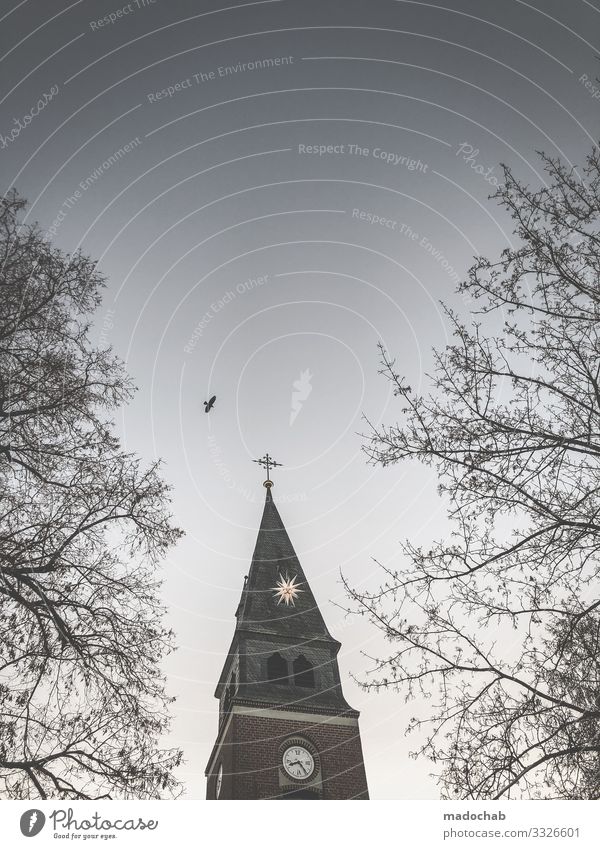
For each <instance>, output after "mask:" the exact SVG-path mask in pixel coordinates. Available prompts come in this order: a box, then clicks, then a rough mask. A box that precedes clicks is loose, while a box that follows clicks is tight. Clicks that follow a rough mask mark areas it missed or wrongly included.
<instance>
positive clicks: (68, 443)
mask: <svg viewBox="0 0 600 849" xmlns="http://www.w3.org/2000/svg"><path fill="white" fill-rule="evenodd" d="M24 206H25V202H24V201H23V200H22V199H21V198H20V197H19V196H18V195H17V194H16V193H15V192H12V193H11V194H9V195H8V196H7V197H5V198H4V200H3V201H2V204H1V207H0V267H1V277H0V287H1V288H0V297H1V301H2V310H1V311H0V635H1V636H0V794H1V795H2V796H4V797H8V798H47V797H55V798H63V799H67V798H68V799H89V798H102V797H120V798H142V797H159V796H161V795H172V794H175V793H177V792H178V784H177V782H176V780H175V778H174V776H173V770H174V768H175V767H176V766H177V765H178V764H179V762H180V760H181V753H180V752H179V751H177V750H173V749H171V750H169V749H162V748H161V744H160V738H161V737H162V736H163V734H164V733H165V732H166V731H167V729H168V723H169V707H168V706H169V702H170V701H171V699H170V698H169V697H168V696H167V695H166V693H165V690H164V680H163V676H162V673H161V672H160V662H161V659H162V658H163V657H164V656H165V654H166V653H168V652H169V651H170V650H171V648H172V645H173V635H172V634H171V633H170V632H169V631H168V630H167V629H166V628H165V627H164V626H163V624H162V619H163V613H164V611H163V609H162V606H161V603H160V600H159V594H158V591H159V583H158V582H157V577H156V567H157V564H158V562H159V560H160V559H161V557H162V556H163V555H164V553H165V552H166V550H167V549H168V548H169V547H170V546H171V545H172V544H173V543H174V542H175V541H176V539H177V538H178V537H179V535H180V531H179V530H177V529H176V528H175V527H173V525H172V524H171V520H170V516H169V512H168V502H169V498H168V488H167V486H166V485H165V483H164V482H163V481H162V480H161V478H160V476H159V474H158V470H157V464H156V463H154V464H152V465H150V466H148V467H144V465H143V464H142V463H141V461H140V460H139V458H137V457H136V456H135V455H134V454H132V453H128V452H125V451H124V450H123V449H122V447H121V446H120V444H119V441H118V439H117V438H116V437H115V435H114V433H113V430H112V423H111V421H110V414H111V411H113V410H115V409H116V408H117V407H118V406H119V405H121V404H123V403H124V402H126V401H127V400H128V399H129V398H130V396H131V394H132V391H133V387H132V384H131V382H130V380H129V378H128V377H127V375H126V374H125V372H124V370H123V367H122V364H121V363H120V362H119V360H118V359H117V358H116V357H115V356H114V355H113V354H112V352H111V351H110V349H108V350H99V349H97V348H94V347H93V346H92V344H91V343H90V339H89V328H90V321H91V315H92V313H93V311H94V310H95V309H96V308H97V307H98V305H99V303H100V293H101V288H102V285H103V280H102V277H101V276H100V275H99V274H98V272H97V271H96V269H95V265H94V263H93V262H92V261H91V260H90V259H89V258H88V257H85V256H83V255H81V254H80V253H77V254H74V255H72V256H68V255H65V254H63V253H62V252H61V251H59V250H56V249H54V248H53V247H52V246H51V245H50V244H49V243H48V242H47V241H46V240H45V239H44V237H43V235H42V233H41V232H40V230H39V228H37V227H36V226H30V225H27V226H25V225H23V224H22V223H21V222H20V214H21V212H22V210H23V208H24Z"/></svg>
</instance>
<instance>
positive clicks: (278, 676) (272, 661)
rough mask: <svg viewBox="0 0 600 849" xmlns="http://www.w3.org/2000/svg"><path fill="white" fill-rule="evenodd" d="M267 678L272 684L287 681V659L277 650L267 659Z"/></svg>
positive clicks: (285, 682)
mask: <svg viewBox="0 0 600 849" xmlns="http://www.w3.org/2000/svg"><path fill="white" fill-rule="evenodd" d="M267 680H268V681H271V682H273V684H287V683H288V665H287V660H286V659H285V658H283V657H282V656H281V655H280V654H279V652H275V654H272V655H271V657H269V658H268V659H267Z"/></svg>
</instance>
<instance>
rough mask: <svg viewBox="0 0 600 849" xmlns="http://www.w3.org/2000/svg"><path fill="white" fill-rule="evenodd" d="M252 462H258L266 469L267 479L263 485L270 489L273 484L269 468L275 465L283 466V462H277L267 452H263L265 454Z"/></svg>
mask: <svg viewBox="0 0 600 849" xmlns="http://www.w3.org/2000/svg"><path fill="white" fill-rule="evenodd" d="M252 462H253V463H258V465H259V466H264V468H265V469H266V470H267V479H266V481H265V482H264V484H263V486H266V487H267V489H270V488H271V487H272V486H273V481H272V480H271V469H272V468H275V466H283V463H277V462H276V461H275V460H274V459H273V458H272V457H271V456H269V454H265V456H264V457H261V458H260V460H253V461H252Z"/></svg>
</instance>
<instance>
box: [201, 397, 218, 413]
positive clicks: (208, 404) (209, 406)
mask: <svg viewBox="0 0 600 849" xmlns="http://www.w3.org/2000/svg"><path fill="white" fill-rule="evenodd" d="M216 400H217V396H216V395H213V396H212V398H211V399H210V401H205V402H204V412H205V413H210V411H211V410H212V408H213V407H214V405H215V401H216Z"/></svg>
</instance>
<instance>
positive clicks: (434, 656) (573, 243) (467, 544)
mask: <svg viewBox="0 0 600 849" xmlns="http://www.w3.org/2000/svg"><path fill="white" fill-rule="evenodd" d="M542 158H543V162H544V167H545V169H546V172H547V175H548V183H547V185H546V187H544V188H542V189H539V190H534V189H530V188H528V187H527V186H524V185H523V184H522V183H521V182H520V181H519V180H518V179H517V178H515V176H514V175H513V174H512V173H511V171H510V169H508V168H504V183H503V185H502V186H501V188H500V189H499V190H498V192H497V194H496V196H495V197H496V198H498V199H499V201H500V202H501V204H502V205H503V206H504V207H505V209H506V210H508V212H509V213H510V214H511V216H512V219H513V220H514V225H515V235H516V236H517V244H518V246H517V247H515V248H506V249H505V250H504V251H503V252H502V254H501V256H500V257H499V258H498V259H497V260H496V261H494V262H492V261H490V260H488V259H485V258H479V259H477V260H476V262H475V264H474V266H473V267H472V268H471V269H470V272H469V274H468V277H467V279H466V281H465V282H464V283H462V284H461V286H460V287H459V291H460V292H461V294H463V295H464V296H466V297H467V298H468V299H469V301H470V302H471V303H472V305H473V310H472V319H471V320H469V321H464V320H461V319H460V318H459V317H458V315H457V314H455V312H453V311H452V310H450V309H446V315H447V317H448V320H449V323H450V324H451V327H452V331H453V335H454V338H453V341H452V343H451V344H450V345H448V346H447V347H446V348H445V349H444V350H441V351H438V352H436V353H435V360H434V371H433V374H432V375H431V389H430V391H429V392H428V393H427V394H422V395H418V394H416V393H414V392H413V391H412V390H411V388H410V387H409V386H408V385H407V384H406V382H405V379H404V377H403V376H402V375H401V374H399V373H398V370H397V369H396V367H395V364H394V361H393V359H392V358H391V357H390V356H389V355H388V353H387V352H386V351H384V350H383V349H382V372H383V373H384V374H385V375H386V377H387V378H388V379H389V380H390V381H391V382H392V384H393V387H394V391H395V394H396V395H397V396H398V397H399V398H400V399H401V401H402V402H403V404H402V412H401V417H400V420H399V422H398V423H395V424H390V425H386V426H384V427H381V428H375V427H373V428H372V430H371V432H370V434H368V437H367V441H366V444H365V450H366V451H367V453H368V455H369V457H370V459H371V461H372V462H374V463H381V464H383V465H388V464H390V463H396V462H398V461H402V460H405V459H407V458H416V459H417V460H419V461H421V462H422V463H424V464H426V465H428V466H431V467H432V468H433V469H434V470H435V472H436V475H437V478H438V482H439V489H440V492H441V493H442V495H443V497H444V498H445V500H446V503H447V505H448V516H449V520H450V523H451V527H452V534H451V536H450V538H448V539H442V540H440V541H438V542H436V543H434V544H432V545H431V546H430V547H419V546H416V545H415V544H411V543H410V542H408V543H406V545H405V546H404V554H405V561H404V562H405V564H406V565H405V566H403V567H402V568H400V569H391V568H385V567H382V568H384V569H385V573H386V574H385V578H384V579H383V580H384V583H383V585H382V586H381V587H380V588H379V589H378V590H375V591H370V592H363V591H362V590H361V591H358V590H356V589H354V588H352V587H351V586H348V584H346V586H347V589H348V592H349V593H350V595H351V597H352V598H353V600H354V602H355V604H352V605H351V607H352V609H354V610H356V609H357V608H358V609H359V610H360V611H362V612H363V613H364V614H366V615H368V616H369V617H370V619H371V620H372V622H373V623H374V625H375V626H376V627H377V628H379V629H380V630H381V631H382V632H383V633H384V634H385V636H386V638H388V639H389V641H390V643H391V648H390V650H389V653H388V652H383V657H379V658H376V659H375V660H376V664H375V669H374V670H373V677H372V678H370V677H368V678H367V680H366V681H365V682H364V683H365V686H367V687H373V688H378V687H394V688H397V689H398V690H399V691H400V692H402V693H404V695H405V696H406V697H407V698H411V697H414V696H419V695H423V694H424V695H425V696H426V698H427V701H426V702H422V703H421V715H420V716H418V717H416V718H415V719H414V720H413V721H412V723H411V726H410V727H411V728H418V729H420V731H421V732H422V734H423V735H424V736H423V737H422V738H421V739H422V740H424V741H425V742H424V744H423V745H422V748H421V749H420V750H419V751H420V752H421V753H423V754H425V755H427V756H429V757H430V758H431V760H432V761H433V762H434V763H435V764H436V769H437V770H438V776H439V779H440V782H441V787H442V791H443V793H444V795H446V796H450V797H452V796H458V797H461V798H490V799H491V798H496V799H499V798H508V797H510V796H520V797H525V798H533V797H542V798H563V799H597V798H599V797H600V695H599V694H600V587H599V580H598V575H599V570H600V559H599V555H600V338H599V319H600V282H599V281H600V276H599V275H600V159H599V154H598V150H597V149H594V150H593V151H592V152H591V154H590V155H589V157H588V159H587V163H586V167H585V168H584V169H583V172H582V175H581V176H580V175H579V174H578V173H577V172H576V171H575V170H574V169H569V168H567V167H566V166H564V165H563V164H562V163H561V162H560V161H557V160H555V159H552V158H550V157H548V156H544V155H542ZM471 299H472V300H471ZM425 705H426V707H425Z"/></svg>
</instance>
